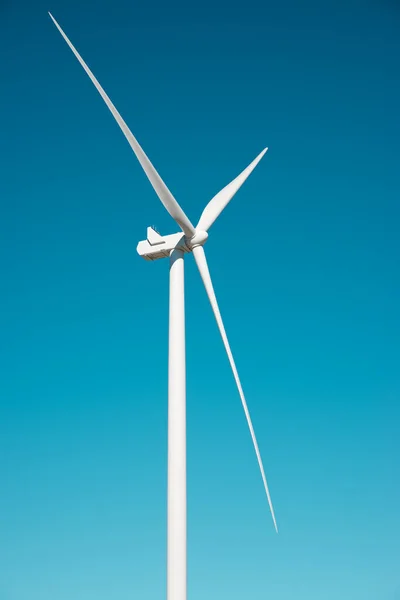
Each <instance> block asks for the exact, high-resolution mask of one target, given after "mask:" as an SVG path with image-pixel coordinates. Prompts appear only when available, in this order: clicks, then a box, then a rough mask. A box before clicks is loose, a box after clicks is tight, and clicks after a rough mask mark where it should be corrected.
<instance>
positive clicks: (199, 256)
mask: <svg viewBox="0 0 400 600" xmlns="http://www.w3.org/2000/svg"><path fill="white" fill-rule="evenodd" d="M193 254H194V258H195V260H196V263H197V266H198V268H199V271H200V275H201V278H202V280H203V283H204V287H205V288H206V292H207V295H208V298H209V300H210V303H211V306H212V309H213V312H214V316H215V319H216V321H217V324H218V328H219V331H220V333H221V337H222V341H223V342H224V346H225V350H226V353H227V355H228V359H229V362H230V365H231V367H232V371H233V376H234V378H235V381H236V385H237V388H238V390H239V395H240V399H241V401H242V405H243V409H244V413H245V415H246V419H247V424H248V426H249V429H250V435H251V439H252V440H253V445H254V449H255V451H256V455H257V460H258V465H259V467H260V471H261V477H262V480H263V483H264V488H265V492H266V494H267V499H268V504H269V508H270V511H271V516H272V520H273V522H274V526H275V530H276V532H277V533H278V526H277V524H276V519H275V513H274V507H273V506H272V500H271V496H270V493H269V489H268V484H267V478H266V477H265V472H264V466H263V463H262V460H261V454H260V451H259V449H258V444H257V439H256V435H255V433H254V429H253V424H252V422H251V417H250V413H249V409H248V407H247V402H246V398H245V397H244V393H243V389H242V385H241V383H240V379H239V375H238V372H237V369H236V365H235V361H234V359H233V355H232V351H231V348H230V346H229V342H228V338H227V336H226V332H225V327H224V324H223V321H222V317H221V313H220V311H219V307H218V302H217V298H216V296H215V292H214V287H213V284H212V280H211V276H210V271H209V270H208V264H207V259H206V255H205V253H204V248H203V246H195V247H194V248H193Z"/></svg>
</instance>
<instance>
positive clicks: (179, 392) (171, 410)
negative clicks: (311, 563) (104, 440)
mask: <svg viewBox="0 0 400 600" xmlns="http://www.w3.org/2000/svg"><path fill="white" fill-rule="evenodd" d="M49 15H50V17H51V19H52V20H53V22H54V24H55V26H56V27H57V29H58V30H59V32H60V33H61V35H62V36H63V38H64V40H65V41H66V42H67V44H68V46H69V47H70V49H71V50H72V52H73V53H74V54H75V56H76V58H77V59H78V61H79V62H80V63H81V65H82V67H83V68H84V70H85V71H86V73H87V74H88V76H89V77H90V79H91V80H92V82H93V84H94V86H95V87H96V89H97V91H98V92H99V94H100V95H101V97H102V98H103V100H104V102H105V103H106V105H107V106H108V108H109V109H110V111H111V113H112V115H113V117H114V118H115V120H116V121H117V123H118V125H119V126H120V128H121V130H122V132H123V133H124V135H125V137H126V139H127V141H128V142H129V144H130V146H131V148H132V150H133V151H134V153H135V155H136V157H137V159H138V160H139V162H140V164H141V166H142V168H143V170H144V172H145V173H146V175H147V177H148V179H149V181H150V183H151V184H152V186H153V188H154V190H155V192H156V194H157V195H158V197H159V198H160V200H161V202H162V203H163V205H164V206H165V208H166V209H167V211H168V212H169V214H170V215H171V217H172V218H173V219H174V220H175V221H176V223H177V224H178V225H179V227H180V229H181V230H182V233H175V234H172V235H167V236H161V235H160V234H159V233H157V232H156V231H155V230H154V229H153V228H152V227H148V229H147V239H146V240H144V241H142V242H139V244H138V246H137V251H138V253H139V255H140V256H143V258H144V259H145V260H157V259H158V258H165V257H168V256H169V257H170V295H169V357H168V547H167V598H168V600H186V555H187V552H186V357H185V304H184V268H183V258H184V255H185V254H186V253H189V252H192V253H193V255H194V258H195V261H196V264H197V267H198V269H199V271H200V275H201V278H202V280H203V283H204V287H205V288H206V292H207V295H208V298H209V300H210V303H211V307H212V309H213V312H214V316H215V319H216V321H217V325H218V328H219V331H220V333H221V337H222V340H223V343H224V346H225V350H226V352H227V355H228V359H229V362H230V365H231V367H232V371H233V376H234V378H235V381H236V385H237V388H238V391H239V395H240V399H241V401H242V405H243V409H244V412H245V415H246V419H247V424H248V426H249V429H250V434H251V438H252V440H253V444H254V449H255V452H256V455H257V460H258V464H259V467H260V471H261V477H262V480H263V483H264V488H265V492H266V494H267V499H268V504H269V508H270V510H271V515H272V519H273V522H274V526H275V529H276V531H278V527H277V524H276V519H275V514H274V509H273V506H272V501H271V496H270V493H269V489H268V484H267V480H266V477H265V473H264V467H263V463H262V460H261V455H260V451H259V449H258V444H257V440H256V436H255V433H254V429H253V424H252V422H251V418H250V414H249V410H248V408H247V403H246V399H245V397H244V393H243V389H242V385H241V383H240V379H239V375H238V372H237V369H236V365H235V361H234V359H233V355H232V352H231V348H230V345H229V342H228V338H227V336H226V332H225V327H224V324H223V321H222V317H221V313H220V310H219V307H218V303H217V298H216V296H215V292H214V287H213V284H212V281H211V277H210V272H209V270H208V264H207V260H206V256H205V253H204V248H203V245H204V243H205V242H206V241H207V238H208V230H209V229H210V227H211V225H212V224H213V223H214V221H215V220H216V219H217V217H218V216H219V215H220V213H221V212H222V211H223V209H224V208H225V206H226V205H227V204H228V203H229V201H230V200H231V199H232V197H233V196H234V195H235V194H236V192H237V191H238V190H239V188H240V187H241V185H242V184H243V183H244V182H245V181H246V179H247V177H248V176H249V175H250V173H251V172H252V171H253V169H254V168H255V167H256V166H257V164H258V163H259V162H260V160H261V159H262V157H263V156H264V154H265V153H266V151H267V148H265V149H264V150H263V151H262V152H261V153H260V154H259V155H258V156H257V157H256V158H255V159H254V160H253V162H252V163H250V165H249V166H248V167H246V169H244V171H242V173H240V175H238V176H237V177H236V178H235V179H234V180H233V181H231V183H229V184H228V185H227V186H225V187H224V188H223V189H222V190H221V191H220V192H218V194H217V195H216V196H214V197H213V198H212V200H210V202H209V203H208V204H207V206H206V207H205V209H204V211H203V213H202V215H201V217H200V220H199V222H198V224H197V226H196V227H194V226H193V225H192V223H191V222H190V220H189V219H188V217H187V216H186V214H185V213H184V212H183V210H182V208H181V207H180V206H179V204H178V202H177V201H176V200H175V198H174V197H173V195H172V194H171V192H170V191H169V189H168V188H167V186H166V185H165V183H164V182H163V180H162V179H161V177H160V176H159V174H158V173H157V171H156V170H155V168H154V167H153V165H152V163H151V162H150V160H149V159H148V157H147V156H146V154H145V153H144V151H143V150H142V148H141V146H140V145H139V143H138V142H137V140H136V138H135V137H134V136H133V134H132V133H131V131H130V130H129V128H128V126H127V125H126V123H125V121H124V120H123V119H122V117H121V115H120V114H119V112H118V111H117V109H116V108H115V106H114V104H113V103H112V102H111V100H110V98H109V97H108V96H107V94H106V93H105V91H104V90H103V88H102V87H101V85H100V84H99V82H98V81H97V79H96V78H95V76H94V75H93V73H92V72H91V70H90V69H89V67H88V66H87V65H86V63H85V62H84V61H83V59H82V57H81V56H80V55H79V54H78V52H77V50H76V49H75V48H74V46H73V45H72V44H71V42H70V41H69V39H68V38H67V36H66V35H65V33H64V32H63V30H62V29H61V27H60V26H59V24H58V23H57V21H56V20H55V19H54V17H53V16H52V15H51V13H49Z"/></svg>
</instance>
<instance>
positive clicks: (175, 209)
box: [49, 13, 195, 237]
mask: <svg viewBox="0 0 400 600" xmlns="http://www.w3.org/2000/svg"><path fill="white" fill-rule="evenodd" d="M49 15H50V17H51V19H52V21H53V23H54V25H55V26H56V27H57V29H58V31H59V32H60V33H61V35H62V36H63V38H64V40H65V41H66V42H67V44H68V46H69V47H70V48H71V50H72V52H73V53H74V54H75V56H76V58H77V59H78V60H79V62H80V63H81V65H82V67H83V68H84V70H85V71H86V73H87V74H88V75H89V77H90V79H91V80H92V82H93V84H94V86H95V87H96V89H97V91H98V92H99V94H100V96H101V97H102V98H103V100H104V102H105V103H106V104H107V106H108V108H109V109H110V111H111V113H112V115H113V117H114V119H115V120H116V121H117V123H118V125H119V126H120V128H121V130H122V132H123V134H124V135H125V137H126V139H127V140H128V142H129V144H130V146H131V148H132V150H133V151H134V153H135V154H136V157H137V159H138V161H139V162H140V164H141V165H142V167H143V170H144V172H145V173H146V175H147V177H148V178H149V180H150V183H151V185H152V186H153V188H154V190H155V192H156V193H157V195H158V197H159V198H160V200H161V202H162V203H163V204H164V206H165V208H166V209H167V211H168V212H169V214H170V215H171V217H172V218H173V219H175V221H176V222H177V223H178V225H179V227H180V228H181V229H182V231H183V232H184V233H185V235H187V236H188V237H192V236H193V235H194V233H195V229H194V227H193V225H192V223H191V222H190V221H189V219H188V217H187V216H186V215H185V213H184V212H183V210H182V208H181V207H180V206H179V204H178V203H177V201H176V200H175V198H174V197H173V195H172V194H171V192H170V191H169V189H168V188H167V186H166V185H165V183H164V182H163V180H162V179H161V177H160V176H159V174H158V173H157V171H156V170H155V168H154V167H153V165H152V164H151V162H150V160H149V159H148V157H147V156H146V154H145V153H144V151H143V149H142V148H141V146H140V144H139V142H138V141H137V140H136V138H135V137H134V135H133V134H132V132H131V131H130V129H129V127H128V126H127V124H126V123H125V121H124V120H123V118H122V117H121V115H120V114H119V112H118V111H117V109H116V108H115V106H114V104H113V103H112V102H111V100H110V98H109V97H108V96H107V94H106V92H105V91H104V90H103V88H102V87H101V85H100V83H99V82H98V81H97V79H96V77H95V76H94V75H93V73H92V71H91V70H90V69H89V67H88V66H87V64H86V63H85V62H84V60H83V59H82V57H81V56H80V54H79V53H78V52H77V50H76V49H75V48H74V46H73V45H72V44H71V42H70V41H69V39H68V38H67V36H66V35H65V33H64V32H63V30H62V29H61V27H60V26H59V24H58V23H57V21H56V20H55V18H54V17H53V15H52V14H51V13H49Z"/></svg>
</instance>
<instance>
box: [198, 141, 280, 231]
mask: <svg viewBox="0 0 400 600" xmlns="http://www.w3.org/2000/svg"><path fill="white" fill-rule="evenodd" d="M267 150H268V148H265V149H264V150H263V151H262V152H261V153H260V154H259V155H258V156H257V158H255V159H254V160H253V162H252V163H250V164H249V166H248V167H246V168H245V170H244V171H242V172H241V173H240V175H238V176H237V177H236V178H235V179H234V180H233V181H231V182H230V183H228V185H226V186H225V187H224V188H223V189H222V190H221V191H220V192H218V194H217V195H216V196H214V198H212V200H210V202H209V203H208V204H207V206H206V207H205V209H204V210H203V213H202V215H201V217H200V221H199V222H198V224H197V227H196V229H202V230H204V231H208V230H209V229H210V227H211V225H212V224H213V223H214V221H215V219H216V218H217V217H218V216H219V215H220V214H221V212H222V211H223V210H224V208H225V206H226V205H227V204H228V202H229V201H230V200H231V199H232V198H233V196H234V195H235V194H236V192H237V191H238V189H239V188H240V187H241V186H242V185H243V183H244V182H245V181H246V179H247V178H248V176H249V175H250V173H251V172H252V171H253V169H255V167H256V166H257V165H258V163H259V162H260V160H261V159H262V157H263V156H264V154H265V153H266V151H267Z"/></svg>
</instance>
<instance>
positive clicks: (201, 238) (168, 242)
mask: <svg viewBox="0 0 400 600" xmlns="http://www.w3.org/2000/svg"><path fill="white" fill-rule="evenodd" d="M207 238H208V233H207V232H206V231H203V230H199V231H196V232H195V235H194V236H192V237H191V238H190V239H188V238H187V237H186V236H185V235H184V234H183V233H173V234H171V235H164V236H163V235H160V234H159V233H158V231H156V230H155V229H154V227H148V228H147V239H146V240H142V241H141V242H139V243H138V245H137V248H136V250H137V252H138V254H139V255H140V256H142V257H143V258H144V259H145V260H157V259H159V258H167V257H168V256H170V254H171V252H172V251H173V250H175V249H178V250H181V251H182V252H192V250H193V248H195V247H196V246H202V245H203V244H205V243H206V241H207Z"/></svg>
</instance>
